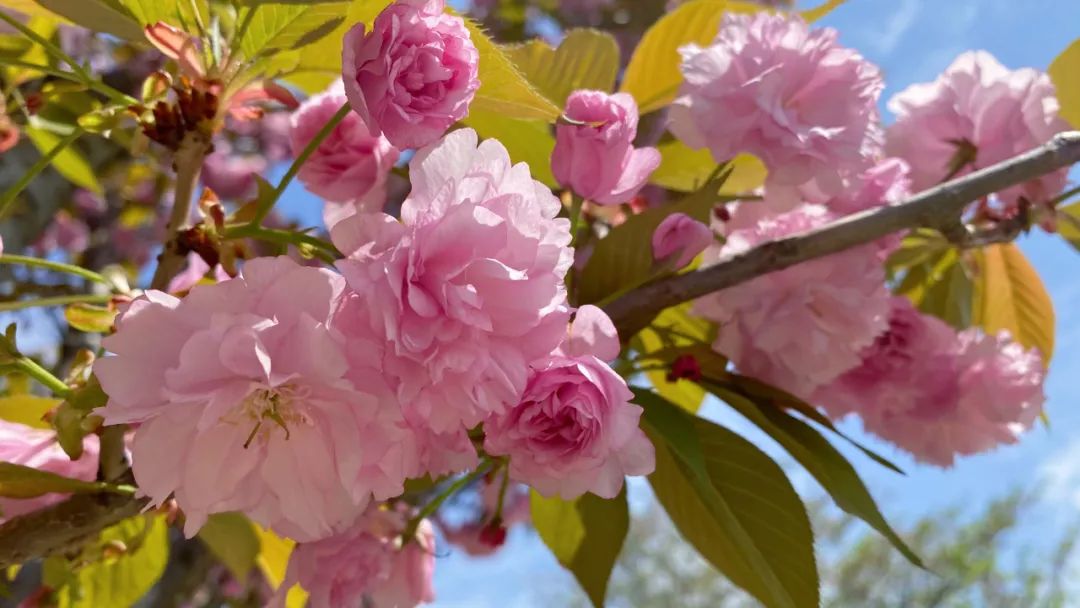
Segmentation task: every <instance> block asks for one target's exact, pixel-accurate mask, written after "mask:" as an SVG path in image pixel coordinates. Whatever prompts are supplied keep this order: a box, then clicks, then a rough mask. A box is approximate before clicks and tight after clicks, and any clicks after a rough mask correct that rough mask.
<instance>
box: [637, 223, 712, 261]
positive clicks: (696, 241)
mask: <svg viewBox="0 0 1080 608" xmlns="http://www.w3.org/2000/svg"><path fill="white" fill-rule="evenodd" d="M714 242H715V236H714V235H713V231H712V229H711V228H709V227H708V226H706V225H705V224H702V223H701V222H699V221H697V220H695V219H694V218H692V217H690V216H689V215H686V214H685V213H672V214H671V215H669V216H667V217H665V218H664V221H662V222H660V225H659V226H657V227H656V230H655V231H654V232H653V236H652V251H653V258H654V259H655V260H656V261H657V262H661V261H664V260H667V259H668V258H672V259H673V260H674V263H673V264H672V267H673V268H682V267H683V266H686V265H687V264H689V263H690V262H692V261H694V258H696V257H697V255H698V254H699V253H701V252H702V251H705V248H707V247H708V246H709V245H712V244H713V243H714Z"/></svg>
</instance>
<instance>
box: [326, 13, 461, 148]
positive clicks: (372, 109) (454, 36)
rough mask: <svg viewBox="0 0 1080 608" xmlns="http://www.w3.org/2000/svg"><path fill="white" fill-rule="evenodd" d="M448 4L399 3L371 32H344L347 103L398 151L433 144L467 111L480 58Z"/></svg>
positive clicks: (355, 29) (357, 29) (382, 15)
mask: <svg viewBox="0 0 1080 608" xmlns="http://www.w3.org/2000/svg"><path fill="white" fill-rule="evenodd" d="M445 8H446V2H445V1H444V0H396V2H394V3H393V4H391V5H390V6H388V7H386V9H384V10H383V12H382V13H380V14H379V16H378V17H376V18H375V23H373V24H372V27H371V30H370V31H368V30H367V28H366V26H365V25H364V24H363V23H358V24H357V25H356V26H354V27H353V28H352V29H351V30H349V32H348V33H347V34H345V41H344V50H343V52H342V77H343V80H344V83H345V93H346V95H348V98H349V103H351V104H352V107H353V109H354V110H356V112H357V114H359V115H360V117H361V118H363V120H364V124H366V125H367V127H368V129H370V130H371V132H372V133H373V134H375V135H379V134H382V135H385V136H386V138H387V139H388V140H390V143H392V144H394V145H395V146H397V147H398V148H401V149H405V148H420V147H422V146H426V145H428V144H431V143H434V142H435V141H436V140H437V139H439V137H441V136H442V135H443V133H446V130H447V129H448V128H449V127H450V125H452V124H454V123H455V122H457V121H459V120H461V119H462V118H464V117H465V116H466V115H467V114H468V113H469V103H471V102H472V99H473V96H474V95H475V94H476V90H477V89H478V88H480V81H479V80H478V79H477V74H478V67H477V66H478V64H479V59H480V54H479V52H478V51H477V50H476V46H475V45H474V44H473V42H472V40H471V39H470V37H469V30H468V29H467V28H466V27H465V22H464V21H463V20H462V19H461V17H458V16H455V15H449V14H447V13H446V12H445Z"/></svg>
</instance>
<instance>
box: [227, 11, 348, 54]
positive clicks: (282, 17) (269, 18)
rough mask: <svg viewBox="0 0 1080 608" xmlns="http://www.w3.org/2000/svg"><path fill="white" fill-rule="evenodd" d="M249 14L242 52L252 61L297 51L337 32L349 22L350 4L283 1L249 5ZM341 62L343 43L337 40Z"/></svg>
mask: <svg viewBox="0 0 1080 608" xmlns="http://www.w3.org/2000/svg"><path fill="white" fill-rule="evenodd" d="M247 10H248V11H250V13H248V14H244V15H243V16H241V17H240V23H246V24H247V27H246V29H244V31H243V38H241V40H240V50H241V51H242V52H243V53H244V55H245V56H246V57H248V58H254V57H258V56H260V55H263V54H267V53H271V52H273V51H278V50H282V49H296V48H300V47H303V46H305V45H307V44H311V43H313V42H316V41H317V40H319V39H320V38H322V37H323V36H326V35H328V34H330V33H331V32H334V31H335V29H336V28H337V27H338V26H339V25H341V24H342V23H343V22H344V21H345V18H346V14H347V11H348V10H349V5H348V3H346V2H319V3H313V4H302V3H297V2H287V1H285V0H281V1H280V2H274V1H267V2H263V1H259V2H249V3H248V9H247ZM337 45H338V53H337V54H338V55H339V57H338V62H340V61H341V58H340V55H341V39H340V38H339V39H338V40H337Z"/></svg>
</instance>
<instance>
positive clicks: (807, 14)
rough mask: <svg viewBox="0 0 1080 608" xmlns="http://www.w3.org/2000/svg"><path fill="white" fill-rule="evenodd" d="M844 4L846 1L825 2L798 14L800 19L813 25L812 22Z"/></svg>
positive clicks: (829, 0)
mask: <svg viewBox="0 0 1080 608" xmlns="http://www.w3.org/2000/svg"><path fill="white" fill-rule="evenodd" d="M845 2H847V0H826V1H825V2H822V3H821V4H819V5H818V6H815V7H814V8H810V9H806V10H805V11H803V12H801V13H799V15H800V16H802V18H803V19H805V20H806V21H808V22H811V23H813V22H814V21H817V20H818V19H821V18H822V17H824V16H825V15H828V14H829V13H831V12H833V10H835V9H836V8H837V7H839V6H840V5H841V4H843V3H845Z"/></svg>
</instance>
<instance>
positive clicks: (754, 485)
mask: <svg viewBox="0 0 1080 608" xmlns="http://www.w3.org/2000/svg"><path fill="white" fill-rule="evenodd" d="M635 394H636V399H635V402H636V403H638V404H640V405H642V406H643V407H644V408H645V418H644V421H645V427H646V429H647V431H648V433H649V436H650V437H651V438H652V440H653V443H654V444H655V446H656V472H655V473H653V474H652V475H650V476H649V482H650V483H651V484H652V486H653V489H654V490H655V491H656V497H657V499H658V500H659V501H660V504H662V505H663V506H664V509H665V510H666V511H667V512H668V515H670V516H671V520H672V522H673V523H674V524H675V527H676V528H678V530H679V532H680V533H681V534H682V536H683V538H685V539H686V541H687V542H689V543H690V544H691V545H693V546H694V547H695V548H696V549H697V550H698V552H699V553H701V555H702V557H704V558H705V559H707V560H708V561H709V562H710V563H711V564H712V565H713V566H715V567H716V569H717V570H719V571H720V572H721V573H723V574H724V575H725V576H727V577H728V578H729V579H730V580H731V582H732V583H734V584H735V585H737V586H739V587H742V588H743V589H745V590H746V591H747V592H749V593H750V594H751V595H753V596H754V597H755V598H757V599H758V600H759V601H761V602H762V603H763V604H765V606H767V607H769V608H772V607H774V606H781V607H784V608H796V607H803V606H817V605H818V603H819V601H820V597H819V593H818V575H817V565H816V563H815V561H814V539H813V532H812V531H811V529H810V521H809V518H808V517H807V514H806V508H805V507H804V505H803V504H802V501H801V500H800V499H799V496H798V494H796V493H795V490H794V489H793V488H792V487H791V483H790V482H789V481H788V479H787V477H786V476H785V475H784V472H783V470H782V469H781V468H780V466H779V465H777V464H776V463H775V462H773V461H772V459H770V458H769V457H768V456H767V455H765V454H764V453H763V452H761V450H759V449H758V448H757V447H755V446H754V445H753V444H751V443H750V442H749V441H747V440H745V439H743V438H742V437H740V436H738V435H736V434H735V433H732V432H731V431H729V430H727V429H725V428H723V427H721V426H718V425H716V424H713V423H711V422H708V421H706V420H704V419H701V418H695V417H693V416H691V415H689V414H687V413H685V412H683V411H682V410H680V409H679V408H678V406H676V405H674V404H671V403H669V402H667V401H666V400H664V399H663V398H661V397H659V396H657V395H656V394H654V393H651V392H648V391H644V390H640V389H638V390H635Z"/></svg>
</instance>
